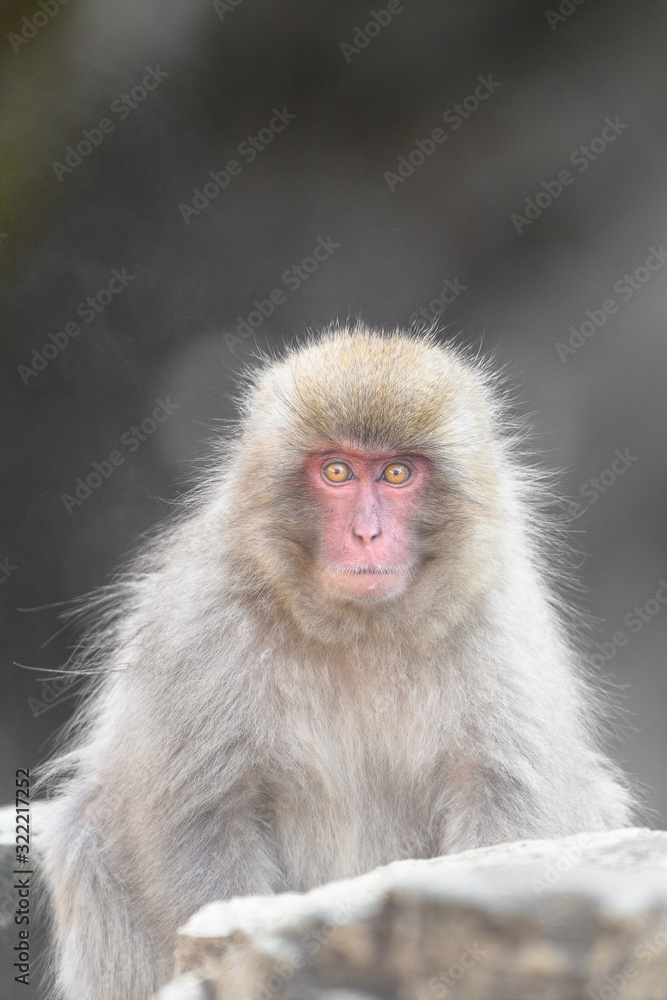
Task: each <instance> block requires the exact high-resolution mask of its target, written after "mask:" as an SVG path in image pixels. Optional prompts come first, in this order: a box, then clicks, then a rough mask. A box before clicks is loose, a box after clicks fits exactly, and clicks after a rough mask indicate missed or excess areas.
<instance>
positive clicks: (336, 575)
mask: <svg viewBox="0 0 667 1000" xmlns="http://www.w3.org/2000/svg"><path fill="white" fill-rule="evenodd" d="M321 572H322V574H323V576H324V578H325V581H326V589H327V590H331V591H333V593H335V594H338V595H339V596H340V597H343V598H348V599H349V598H352V599H356V600H361V601H378V600H382V599H383V598H388V597H395V596H396V595H398V594H399V593H402V592H403V590H404V589H405V586H406V584H407V580H408V576H409V568H408V567H406V566H325V567H322V570H321Z"/></svg>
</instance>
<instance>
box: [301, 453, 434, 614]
mask: <svg viewBox="0 0 667 1000" xmlns="http://www.w3.org/2000/svg"><path fill="white" fill-rule="evenodd" d="M305 472H306V476H307V479H308V485H309V488H310V492H311V495H312V497H313V499H314V501H315V505H316V508H317V510H318V512H319V515H320V523H321V545H320V550H319V554H318V555H319V558H318V560H317V569H318V571H319V573H320V574H321V576H322V578H323V583H324V584H325V586H327V588H329V587H331V588H332V589H333V590H334V592H336V593H338V594H339V595H340V596H342V597H352V598H357V599H366V600H374V599H375V600H376V599H378V598H382V597H389V596H391V595H392V594H397V593H400V591H402V590H403V589H404V588H405V585H406V583H407V581H408V579H409V575H410V572H411V570H413V569H414V567H415V565H416V561H417V553H416V544H415V537H414V531H413V525H414V522H415V518H416V517H417V515H418V514H419V511H420V509H421V507H422V505H423V500H424V494H425V492H426V488H427V485H428V480H429V478H430V472H431V466H430V463H429V461H428V460H427V459H426V458H424V457H423V456H421V455H413V454H405V455H403V454H398V453H394V452H378V451H369V450H367V449H364V448H358V447H353V446H351V445H345V446H342V447H336V446H333V445H332V446H330V447H329V446H326V447H324V448H323V449H322V450H321V451H318V452H317V453H315V454H313V455H311V456H310V457H309V458H308V459H307V460H306V463H305Z"/></svg>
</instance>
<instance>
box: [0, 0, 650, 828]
mask: <svg viewBox="0 0 667 1000" xmlns="http://www.w3.org/2000/svg"><path fill="white" fill-rule="evenodd" d="M366 26H368V29H367V27H366ZM0 28H1V31H0V74H1V85H0V101H1V110H0V138H1V149H2V157H1V161H0V273H1V275H2V278H1V280H2V285H3V307H2V324H3V328H4V331H3V341H2V344H3V352H4V360H5V365H4V366H3V373H2V392H1V393H0V407H1V408H2V415H1V417H0V419H1V421H2V428H3V440H4V444H5V449H6V459H5V464H4V483H3V489H2V500H3V503H4V507H5V516H4V518H3V521H2V539H1V540H0V562H1V568H0V577H1V579H2V582H1V583H0V600H1V601H2V604H3V610H2V631H1V635H2V653H3V662H2V669H3V683H2V698H1V699H0V712H1V715H2V717H1V730H0V760H1V761H2V787H1V793H2V800H6V801H9V800H10V799H11V798H13V787H14V772H15V770H16V769H17V768H20V767H33V766H35V765H37V763H38V762H39V761H40V760H41V759H43V758H44V756H45V755H46V754H47V753H48V752H49V750H50V747H51V746H52V741H53V738H54V735H55V734H56V733H57V731H58V729H59V728H60V727H61V726H62V725H63V723H64V722H65V721H66V719H67V718H68V717H69V714H70V713H71V710H72V708H73V706H74V703H75V694H76V690H77V685H74V687H70V688H69V689H66V690H62V689H59V687H58V685H54V684H53V683H52V682H50V681H49V682H47V678H48V676H49V675H47V674H42V673H39V672H34V671H32V672H31V671H26V670H22V669H20V668H18V667H16V666H15V665H14V663H15V662H16V663H20V664H24V665H27V666H32V667H41V668H48V667H58V666H60V665H62V664H63V663H64V662H65V661H66V659H67V656H68V652H69V650H70V649H71V647H72V646H73V645H74V644H75V643H76V641H77V635H78V633H77V630H76V628H75V629H74V630H69V631H68V630H65V631H64V632H61V633H60V634H56V633H58V631H59V629H61V627H62V620H61V619H60V617H59V615H60V613H61V611H62V610H63V607H61V606H60V604H59V602H69V601H71V600H73V599H76V598H77V597H78V596H80V595H82V594H84V593H85V592H87V591H89V590H91V589H93V588H95V587H98V586H99V585H102V584H104V583H105V582H106V581H108V580H109V579H110V576H111V574H112V572H113V569H114V567H115V566H117V564H118V563H119V562H120V561H121V560H123V559H125V558H126V557H127V555H128V553H129V552H130V551H131V550H132V549H133V547H134V546H136V544H137V543H138V541H139V536H140V535H141V533H142V532H145V531H147V530H149V529H150V528H151V527H152V526H153V525H155V524H156V523H158V522H160V521H162V520H163V519H164V518H166V517H168V516H169V515H170V512H171V509H172V502H173V500H174V499H175V498H176V497H177V496H178V495H179V494H180V493H181V492H182V491H184V490H185V489H187V484H188V481H189V480H191V478H192V476H193V474H194V471H195V470H196V464H197V460H198V459H199V458H201V457H202V456H204V455H205V454H206V452H207V448H208V445H207V442H208V440H209V439H210V436H211V433H212V431H213V430H214V429H215V428H216V427H219V426H220V421H221V420H223V419H224V418H228V417H229V416H230V415H231V414H232V404H231V402H230V399H229V393H230V392H233V390H234V385H235V379H236V377H237V374H238V373H239V372H240V371H241V370H242V369H243V366H244V365H246V364H247V363H249V362H252V355H253V351H254V345H255V343H256V344H257V345H258V346H260V347H266V346H267V345H271V346H272V347H280V345H281V344H282V343H283V342H285V341H289V340H290V339H291V338H293V336H294V335H295V334H296V335H299V334H301V335H302V334H303V333H304V332H305V331H306V330H307V329H309V328H312V327H318V326H321V325H323V324H326V323H328V322H330V321H331V320H333V319H335V318H338V319H340V320H346V319H348V318H356V317H361V318H363V319H364V320H366V321H367V322H369V323H371V324H377V325H382V326H394V325H396V324H406V323H408V322H409V321H410V318H411V317H412V318H413V314H414V313H415V312H418V311H419V310H420V309H422V310H423V313H422V315H423V314H424V313H426V314H427V315H429V316H435V315H439V316H440V323H441V325H442V328H443V334H442V336H443V337H444V338H447V337H452V336H458V337H460V338H461V339H462V340H463V341H464V342H465V343H469V344H471V345H474V346H475V347H477V346H479V344H480V342H482V341H483V347H482V350H483V352H487V351H488V352H492V353H493V354H494V355H495V356H496V358H497V363H498V365H501V366H503V365H506V366H507V367H508V370H509V372H510V373H511V374H512V376H513V380H514V381H515V383H516V384H518V385H520V386H521V389H520V393H519V396H520V399H521V400H522V403H521V408H522V410H523V411H524V412H528V413H532V414H533V417H532V420H533V423H534V426H535V431H536V442H537V446H538V447H539V448H540V449H541V450H542V451H543V452H544V456H545V459H544V460H545V463H546V464H547V465H549V466H551V467H554V468H557V469H560V470H562V476H561V486H562V489H563V491H564V492H565V493H566V494H568V495H569V496H570V497H571V498H573V502H576V505H575V506H573V507H572V508H571V512H572V514H573V515H574V522H573V526H574V528H575V529H576V531H577V532H578V533H577V534H576V535H575V536H574V539H575V544H576V545H577V547H578V548H579V549H580V550H581V551H582V553H584V554H585V559H584V560H583V566H582V570H581V575H582V579H583V581H584V583H585V586H586V590H587V593H586V596H585V598H583V606H584V607H585V608H586V609H588V611H589V612H590V613H591V614H592V615H593V616H595V618H596V619H597V621H598V624H597V626H596V629H595V632H594V634H593V641H594V642H597V643H598V644H599V646H598V647H596V646H595V645H593V646H592V647H591V653H592V655H593V656H594V660H595V662H596V663H597V664H598V665H601V666H602V669H603V672H605V673H607V674H608V675H609V676H611V678H612V679H613V680H614V681H615V683H616V684H617V685H618V686H619V687H620V688H621V689H622V690H620V692H619V693H620V695H621V698H622V704H623V708H624V713H623V716H622V718H621V720H620V721H621V739H620V741H619V742H618V743H616V744H615V752H616V754H617V756H618V758H619V759H620V760H621V761H622V762H623V764H624V766H625V767H626V768H627V769H628V771H629V772H630V773H631V774H632V775H633V776H634V777H635V778H636V779H637V780H638V781H639V782H641V783H642V784H643V785H644V786H645V787H646V788H647V795H648V801H649V804H650V805H651V807H652V808H653V809H654V810H655V816H654V820H653V822H654V823H655V824H656V825H660V824H664V822H665V817H666V816H667V768H665V759H666V757H667V734H666V732H665V724H664V719H665V710H666V709H667V678H666V675H665V634H666V629H667V604H665V603H662V602H665V601H667V586H666V587H665V588H664V589H662V584H661V583H660V581H661V580H665V579H667V525H666V523H665V516H664V501H665V485H666V474H665V438H666V433H665V427H666V423H667V420H666V418H667V406H666V403H665V381H666V376H667V352H666V351H665V331H666V316H667V308H666V307H667V266H665V262H666V261H667V255H666V254H664V246H663V243H662V241H663V240H664V241H667V216H666V212H665V209H666V208H667V191H666V184H667V174H666V156H665V153H666V134H665V124H666V122H667V58H666V55H665V42H666V40H667V30H666V29H667V12H666V8H665V5H664V3H657V2H650V0H647V2H643V3H642V4H632V3H631V2H630V0H625V2H615V0H579V3H574V2H573V0H561V2H560V6H559V5H558V4H557V3H554V4H553V5H552V6H551V7H549V6H548V5H547V4H545V3H534V2H524V0H497V2H496V3H493V4H491V3H488V2H486V3H483V2H481V0H457V2H454V0H404V2H402V3H399V2H397V0H392V3H391V4H389V6H388V5H387V3H386V2H385V0H378V2H377V3H376V4H372V3H370V2H369V3H335V2H331V0H308V2H307V3H296V2H293V0H281V2H273V3H272V2H270V0H216V2H215V3H211V2H209V0H200V2H196V0H171V2H162V3H160V2H157V0H116V2H111V0H107V2H104V0H76V2H74V3H67V4H66V5H61V4H60V2H59V0H44V5H43V6H42V7H40V6H39V5H38V4H37V2H36V0H35V3H34V4H33V3H30V4H28V3H25V2H18V0H17V2H14V0H5V2H4V4H3V8H2V13H1V14H0ZM480 77H481V78H482V79H483V80H485V81H486V84H485V85H482V84H480ZM144 80H145V81H146V86H144ZM149 88H153V89H149ZM476 88H478V97H477V98H475V96H474V95H475V89H476ZM123 95H125V96H123ZM480 95H483V96H484V99H483V100H480V99H479V97H480ZM126 98H127V99H126ZM457 105H458V106H459V110H457V108H456V106H457ZM274 109H277V110H278V111H279V112H280V113H281V115H282V120H281V119H280V118H276V117H275V116H276V111H275V110H274ZM292 116H293V117H292ZM607 119H609V121H606V120H607ZM272 121H273V125H274V130H271V122H272ZM101 122H102V123H103V124H102V125H100V123H101ZM104 122H106V124H104ZM285 122H286V123H285ZM609 122H611V123H612V124H611V125H610V124H609ZM281 125H283V128H282V130H281V131H278V130H277V129H278V128H279V126H281ZM267 129H269V131H268V132H267V131H266V130H267ZM437 129H440V130H441V132H437V133H436V135H437V138H438V139H440V140H441V141H440V142H435V141H434V140H433V139H432V138H431V136H432V133H433V131H434V130H437ZM443 136H446V138H444V139H443ZM248 137H256V139H255V140H253V142H254V143H255V145H254V147H253V142H251V141H249V139H248ZM269 140H270V141H269ZM243 143H246V145H242V144H243ZM239 147H241V149H239ZM251 150H253V151H254V154H255V155H254V156H253V155H252V152H251ZM230 160H235V161H236V163H237V164H238V166H237V167H236V168H234V167H232V171H235V173H234V172H233V173H232V174H231V175H230V176H229V178H228V183H227V184H226V186H225V188H224V190H220V188H219V187H218V186H216V185H215V184H214V183H213V181H212V180H211V177H210V176H209V173H210V172H213V173H214V174H215V173H218V175H219V177H220V178H221V183H225V180H226V179H225V178H224V176H223V175H221V174H220V173H219V172H220V171H223V170H225V169H226V166H227V165H228V164H229V161H230ZM399 166H400V167H401V170H402V173H403V174H404V175H405V176H403V177H401V175H400V172H399ZM562 171H569V173H568V174H567V175H563V174H562ZM559 174H560V175H561V180H560V181H559V180H558V177H559ZM386 175H388V176H386ZM392 175H393V176H392ZM565 176H566V182H565V183H563V177H565ZM567 178H569V179H567ZM207 184H208V185H209V187H208V188H205V187H204V186H205V185H207ZM559 187H560V188H562V190H560V191H559ZM195 188H196V189H199V191H200V192H201V194H200V195H197V194H196V193H195V191H194V189H195ZM206 191H208V192H209V194H208V195H207V194H206ZM527 199H529V200H530V201H532V202H533V207H531V206H530V205H528V206H527V204H526V200H527ZM193 200H194V204H195V207H196V206H199V208H198V209H197V211H196V212H191V211H190V210H189V209H190V208H191V207H192V206H193ZM207 200H210V204H206V201H207ZM183 206H185V207H183ZM526 213H528V215H527V214H526ZM531 215H532V218H529V216H531ZM513 216H514V218H513ZM519 217H522V218H519ZM318 240H321V241H322V242H321V243H318ZM322 243H324V244H325V245H327V246H328V247H329V250H328V251H327V255H326V258H325V259H324V260H322V261H315V260H314V259H313V260H307V259H308V258H310V257H311V255H312V252H313V250H314V249H315V248H316V247H317V246H320V247H322ZM334 244H335V246H334ZM654 251H656V253H654ZM319 256H320V257H325V253H324V251H323V250H320V252H319ZM304 261H306V263H305V265H304V268H302V262H304ZM647 261H648V264H647ZM313 263H316V264H317V267H316V268H313ZM295 267H296V268H297V269H298V270H294V268H295ZM114 270H115V271H117V272H118V273H119V274H121V275H124V277H123V278H122V280H119V279H118V278H117V277H116V278H114V277H113V275H112V272H113V271H114ZM286 272H289V273H288V274H286ZM130 275H131V276H132V277H131V279H130V277H129V276H130ZM624 276H627V277H624ZM447 281H448V282H449V285H447V284H446V282H447ZM109 287H110V288H111V291H110V292H109V291H108V289H109ZM452 288H453V289H455V293H454V292H453V291H452ZM276 289H279V290H280V291H281V292H282V296H280V295H275V298H274V303H273V311H272V312H271V305H272V304H271V299H270V295H271V292H272V291H274V292H275V290H276ZM443 289H444V290H445V291H446V292H447V295H446V298H447V299H448V300H450V301H448V302H447V303H445V302H444V300H443ZM89 298H91V299H92V300H93V304H92V305H91V304H87V302H86V300H88V299H89ZM276 300H277V304H276ZM255 301H256V302H257V303H259V306H257V305H256V304H255ZM605 304H606V306H607V309H606V311H605ZM77 310H78V312H77ZM91 310H92V312H91ZM262 310H263V312H264V313H271V314H270V315H266V316H265V315H262ZM589 314H590V315H589ZM67 324H70V326H69V327H68V326H67ZM71 324H77V326H76V327H75V326H73V325H71ZM244 324H245V325H244ZM582 324H588V325H584V327H583V332H581V328H582ZM253 328H254V331H255V332H254V336H248V334H249V333H250V332H251V329H253ZM74 329H77V330H79V331H80V332H78V333H77V334H75V335H71V334H72V331H73V330H74ZM573 331H574V332H573ZM50 335H51V336H50ZM45 345H46V349H45ZM558 345H561V346H558ZM156 400H160V401H162V403H165V404H166V407H165V408H163V409H158V416H159V417H160V418H162V417H164V419H162V420H161V422H158V421H157V420H155V419H154V418H153V411H154V410H156V408H159V406H160V404H159V403H157V402H156ZM133 428H135V430H133ZM112 452H116V453H117V455H120V458H121V460H122V461H120V462H119V463H118V464H117V465H114V464H113V460H111V462H110V461H109V455H110V453H112ZM617 452H618V453H620V455H621V456H624V458H623V460H621V459H620V458H619V457H618V454H617ZM94 463H97V468H96V466H95V465H94ZM100 470H101V471H100ZM109 470H111V471H109ZM89 477H90V482H92V483H93V484H95V485H94V486H88V487H86V485H85V480H86V479H87V478H89ZM79 480H80V481H81V482H79ZM82 484H83V485H82ZM77 490H78V496H77V493H76V491H77ZM72 498H73V499H72ZM656 595H657V596H656ZM66 606H67V605H65V607H66ZM61 688H62V685H61ZM128 778H130V779H131V776H128Z"/></svg>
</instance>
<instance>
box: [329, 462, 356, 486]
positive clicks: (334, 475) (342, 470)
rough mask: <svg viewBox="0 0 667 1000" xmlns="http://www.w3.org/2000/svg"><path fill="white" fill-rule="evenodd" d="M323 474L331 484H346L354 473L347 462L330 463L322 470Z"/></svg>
mask: <svg viewBox="0 0 667 1000" xmlns="http://www.w3.org/2000/svg"><path fill="white" fill-rule="evenodd" d="M322 473H323V475H324V478H325V479H328V480H329V482H330V483H344V482H345V481H346V480H347V479H352V473H351V472H350V469H349V468H348V466H347V465H346V464H345V462H330V463H329V465H326V466H325V467H324V469H322Z"/></svg>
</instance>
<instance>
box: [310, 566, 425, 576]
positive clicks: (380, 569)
mask: <svg viewBox="0 0 667 1000" xmlns="http://www.w3.org/2000/svg"><path fill="white" fill-rule="evenodd" d="M329 572H331V573H351V574H353V575H354V576H358V575H359V574H361V573H380V574H384V573H405V572H406V569H405V567H404V566H331V567H330V568H329Z"/></svg>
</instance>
